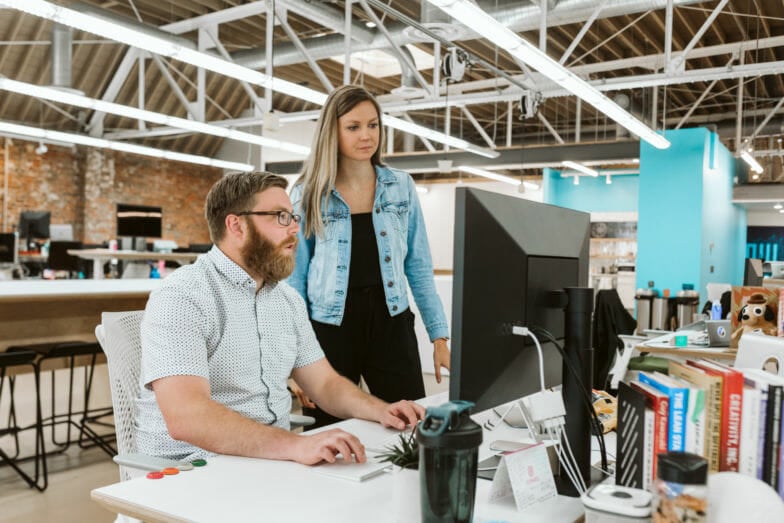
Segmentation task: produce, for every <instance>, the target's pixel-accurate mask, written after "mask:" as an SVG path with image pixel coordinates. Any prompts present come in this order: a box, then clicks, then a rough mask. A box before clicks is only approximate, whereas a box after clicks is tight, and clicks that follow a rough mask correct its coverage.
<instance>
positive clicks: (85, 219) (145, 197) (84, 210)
mask: <svg viewBox="0 0 784 523" xmlns="http://www.w3.org/2000/svg"><path fill="white" fill-rule="evenodd" d="M37 145H38V144H37V143H34V142H26V141H22V140H19V139H14V140H13V144H12V145H10V146H9V147H8V159H9V161H8V179H7V183H8V194H7V195H6V194H5V190H4V187H5V182H6V180H5V179H4V178H5V174H4V173H5V172H6V170H5V154H0V205H2V204H5V203H6V202H5V199H6V198H7V206H8V207H7V211H6V213H5V217H4V219H3V222H2V224H0V228H2V230H3V231H5V232H9V231H13V230H14V229H15V227H16V224H17V222H18V221H19V212H20V211H22V210H48V211H51V213H52V223H70V224H73V227H74V239H76V240H81V241H83V242H85V243H101V242H103V241H106V240H108V239H111V238H114V237H115V236H116V223H115V205H116V204H117V203H130V204H141V205H155V206H160V207H161V208H162V209H163V238H165V239H167V240H174V241H175V242H177V244H178V245H181V246H187V245H188V244H189V243H209V241H210V237H209V232H208V231H207V222H206V220H205V219H204V198H205V196H206V195H207V191H209V189H210V187H211V186H212V184H213V183H215V181H216V180H217V179H218V178H220V176H221V174H222V171H221V170H220V169H216V168H213V167H202V166H199V165H193V164H188V163H184V162H173V161H165V160H158V159H153V158H146V157H143V156H136V155H130V154H123V153H118V152H115V151H103V150H99V149H92V148H86V147H76V148H67V147H56V146H52V145H50V146H48V147H49V151H48V152H47V153H45V154H43V155H39V154H36V152H35V148H36V146H37Z"/></svg>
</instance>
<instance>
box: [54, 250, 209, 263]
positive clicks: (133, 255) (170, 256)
mask: <svg viewBox="0 0 784 523" xmlns="http://www.w3.org/2000/svg"><path fill="white" fill-rule="evenodd" d="M68 254H70V255H71V256H78V257H79V258H84V259H86V260H109V259H111V258H116V259H118V260H172V261H185V262H190V261H193V260H195V259H196V258H198V257H199V256H201V255H202V254H204V253H200V252H148V251H125V250H123V251H120V250H118V251H115V250H112V249H68Z"/></svg>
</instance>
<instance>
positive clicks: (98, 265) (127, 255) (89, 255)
mask: <svg viewBox="0 0 784 523" xmlns="http://www.w3.org/2000/svg"><path fill="white" fill-rule="evenodd" d="M68 254H70V255H71V256H78V257H79V258H84V259H85V260H92V261H93V278H94V279H96V280H100V279H102V278H103V264H104V263H106V262H107V261H109V260H111V259H117V260H128V261H147V260H165V261H176V262H177V263H179V264H180V265H183V264H186V265H187V264H188V263H191V262H193V261H194V260H195V259H196V258H198V257H199V256H201V255H202V254H204V253H200V252H141V251H114V250H111V249H68Z"/></svg>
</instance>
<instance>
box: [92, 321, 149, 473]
mask: <svg viewBox="0 0 784 523" xmlns="http://www.w3.org/2000/svg"><path fill="white" fill-rule="evenodd" d="M143 316H144V311H131V312H104V313H103V314H102V315H101V324H100V325H98V326H97V327H96V328H95V337H96V338H98V342H99V343H100V344H101V347H102V348H103V351H104V352H105V353H106V361H107V364H108V367H109V383H110V386H111V391H112V407H114V423H115V427H116V432H117V451H118V453H120V454H128V453H133V452H136V433H135V429H134V422H135V419H136V397H137V396H138V395H139V387H140V385H139V374H140V368H141V358H142V346H141V333H140V330H141V323H142V317H143ZM134 476H136V474H133V473H131V472H130V469H128V468H127V467H123V466H120V479H121V480H122V481H125V480H127V479H130V478H131V477H134Z"/></svg>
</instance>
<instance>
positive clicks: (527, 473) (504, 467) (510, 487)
mask: <svg viewBox="0 0 784 523" xmlns="http://www.w3.org/2000/svg"><path fill="white" fill-rule="evenodd" d="M509 494H512V495H514V499H515V505H517V510H523V509H526V508H528V507H530V506H531V505H534V504H536V503H539V502H541V501H544V500H547V499H550V498H552V497H555V496H557V495H558V492H557V491H556V489H555V480H554V479H553V471H552V470H551V469H550V460H549V459H548V457H547V447H545V445H544V444H543V443H539V444H536V445H532V446H530V447H527V448H524V449H521V450H517V451H514V452H507V453H505V454H503V456H502V458H501V462H500V463H499V464H498V470H497V471H496V473H495V476H494V477H493V485H492V486H491V487H490V501H495V500H497V499H500V498H503V497H505V496H508V495H509Z"/></svg>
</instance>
